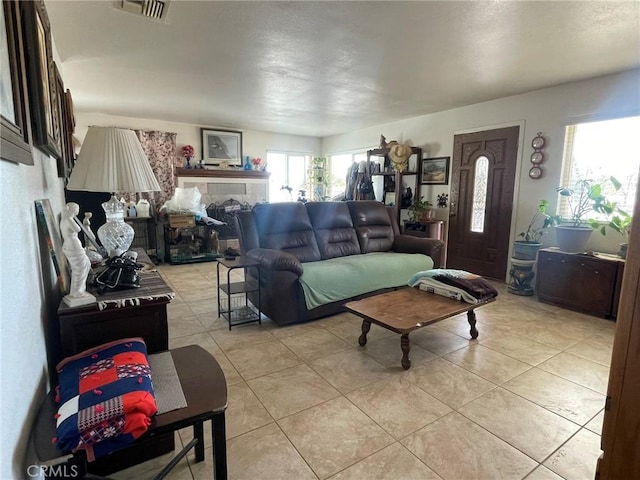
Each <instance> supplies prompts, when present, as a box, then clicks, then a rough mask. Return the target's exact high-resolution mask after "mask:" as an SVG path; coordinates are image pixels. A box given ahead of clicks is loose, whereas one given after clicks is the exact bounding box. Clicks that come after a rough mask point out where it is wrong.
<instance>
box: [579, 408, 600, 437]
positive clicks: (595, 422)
mask: <svg viewBox="0 0 640 480" xmlns="http://www.w3.org/2000/svg"><path fill="white" fill-rule="evenodd" d="M603 422H604V410H602V411H601V412H600V413H598V414H597V415H596V416H595V417H593V419H592V420H591V421H590V422H589V423H587V424H586V425H585V426H584V427H585V428H587V429H589V430H591V431H592V432H593V433H597V434H598V435H602V423H603Z"/></svg>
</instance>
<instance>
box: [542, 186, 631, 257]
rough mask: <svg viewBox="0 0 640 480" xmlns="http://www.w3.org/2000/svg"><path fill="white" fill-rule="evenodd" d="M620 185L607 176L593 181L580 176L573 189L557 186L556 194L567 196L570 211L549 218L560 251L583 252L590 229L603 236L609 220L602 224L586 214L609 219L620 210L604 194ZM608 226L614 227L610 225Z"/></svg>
mask: <svg viewBox="0 0 640 480" xmlns="http://www.w3.org/2000/svg"><path fill="white" fill-rule="evenodd" d="M620 187H621V183H620V182H619V181H618V180H617V179H616V178H615V177H608V178H605V179H603V180H601V181H597V182H596V181H593V180H589V179H581V180H579V181H578V182H576V184H575V187H574V188H569V187H558V188H557V191H558V194H559V195H560V196H562V197H565V198H566V199H567V202H568V206H569V212H570V214H569V216H568V217H566V218H565V217H561V216H559V215H555V216H553V217H551V219H552V221H553V222H554V224H555V228H556V240H557V242H558V246H559V247H560V250H562V251H564V252H568V253H580V252H584V251H585V247H586V245H587V242H588V241H589V237H590V236H591V232H593V230H598V231H599V232H600V233H602V235H606V227H607V226H611V222H609V223H602V222H601V221H599V220H597V219H595V218H590V217H588V215H589V214H591V213H592V212H595V213H598V214H601V215H604V216H605V217H606V218H607V219H609V218H610V217H611V215H613V214H614V213H621V212H622V210H620V209H619V208H618V206H617V204H616V203H615V202H611V201H610V200H608V199H607V197H606V193H605V191H606V190H607V189H608V190H609V191H611V189H613V191H614V192H615V191H618V190H619V189H620ZM622 213H624V212H622ZM611 228H614V230H615V229H616V228H615V227H613V226H611Z"/></svg>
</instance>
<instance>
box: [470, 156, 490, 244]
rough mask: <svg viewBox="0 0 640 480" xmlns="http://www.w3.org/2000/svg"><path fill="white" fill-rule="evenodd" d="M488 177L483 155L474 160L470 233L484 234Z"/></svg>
mask: <svg viewBox="0 0 640 480" xmlns="http://www.w3.org/2000/svg"><path fill="white" fill-rule="evenodd" d="M488 177H489V159H488V158H487V157H485V156H484V155H483V156H481V157H478V159H477V160H476V171H475V175H474V180H473V211H472V214H471V231H472V232H477V233H483V232H484V217H485V211H486V209H487V179H488Z"/></svg>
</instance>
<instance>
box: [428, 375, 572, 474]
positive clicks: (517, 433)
mask: <svg viewBox="0 0 640 480" xmlns="http://www.w3.org/2000/svg"><path fill="white" fill-rule="evenodd" d="M459 412H460V413H461V414H463V415H464V416H465V417H467V418H469V419H471V420H473V421H474V422H475V423H477V424H478V425H481V426H482V427H484V428H486V429H487V430H489V431H490V432H491V433H493V434H494V435H496V436H498V437H500V438H501V439H502V440H504V441H505V442H507V443H509V444H510V445H513V446H514V447H516V448H517V449H518V450H520V451H522V452H524V453H526V454H527V455H528V456H530V457H532V458H534V459H535V460H537V461H539V462H541V461H543V460H544V459H545V458H547V456H549V455H550V454H551V453H552V452H554V451H555V450H556V449H557V448H558V447H559V446H560V445H562V444H563V443H564V442H565V441H566V440H567V439H568V438H569V437H570V436H571V435H573V434H574V433H575V432H576V431H578V429H579V428H580V427H579V426H578V425H576V424H575V423H573V422H570V421H569V420H566V419H564V418H562V417H561V416H559V415H556V414H555V413H551V412H550V411H548V410H545V409H544V408H542V407H540V406H538V405H536V404H535V403H533V402H530V401H528V400H525V399H524V398H522V397H519V396H517V395H515V394H513V393H511V392H509V391H507V390H504V389H503V388H500V387H498V388H497V389H495V390H493V391H491V392H489V393H487V394H486V395H483V396H482V397H480V398H478V399H477V400H474V401H473V402H471V403H469V404H468V405H465V406H464V407H462V408H461V409H459ZM436 471H437V470H436Z"/></svg>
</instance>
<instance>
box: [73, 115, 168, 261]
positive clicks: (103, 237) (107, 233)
mask: <svg viewBox="0 0 640 480" xmlns="http://www.w3.org/2000/svg"><path fill="white" fill-rule="evenodd" d="M67 189H68V190H82V191H86V192H110V193H111V194H112V196H111V199H110V200H109V201H108V202H104V203H103V204H102V208H104V211H105V215H106V218H107V221H106V223H105V224H104V225H102V226H101V227H100V228H99V229H98V238H99V239H100V242H101V243H102V246H103V247H104V248H105V249H106V251H107V253H109V255H113V254H118V253H123V252H126V251H127V250H128V249H129V247H130V246H131V242H132V241H133V236H134V231H133V228H132V227H131V226H130V225H129V224H128V223H126V222H125V221H124V208H125V207H124V205H123V204H122V203H121V202H120V201H119V200H118V199H117V198H116V196H115V194H116V193H123V192H136V193H138V192H158V191H160V185H158V181H157V180H156V177H155V175H154V174H153V171H152V170H151V165H149V160H148V159H147V156H146V155H145V153H144V150H142V145H141V144H140V141H139V140H138V137H137V136H136V134H135V132H134V131H133V130H127V129H124V128H115V127H89V130H88V131H87V135H86V136H85V139H84V142H83V143H82V148H81V149H80V153H79V154H78V159H77V160H76V164H75V166H74V168H73V171H72V172H71V176H70V177H69V183H68V184H67Z"/></svg>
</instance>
